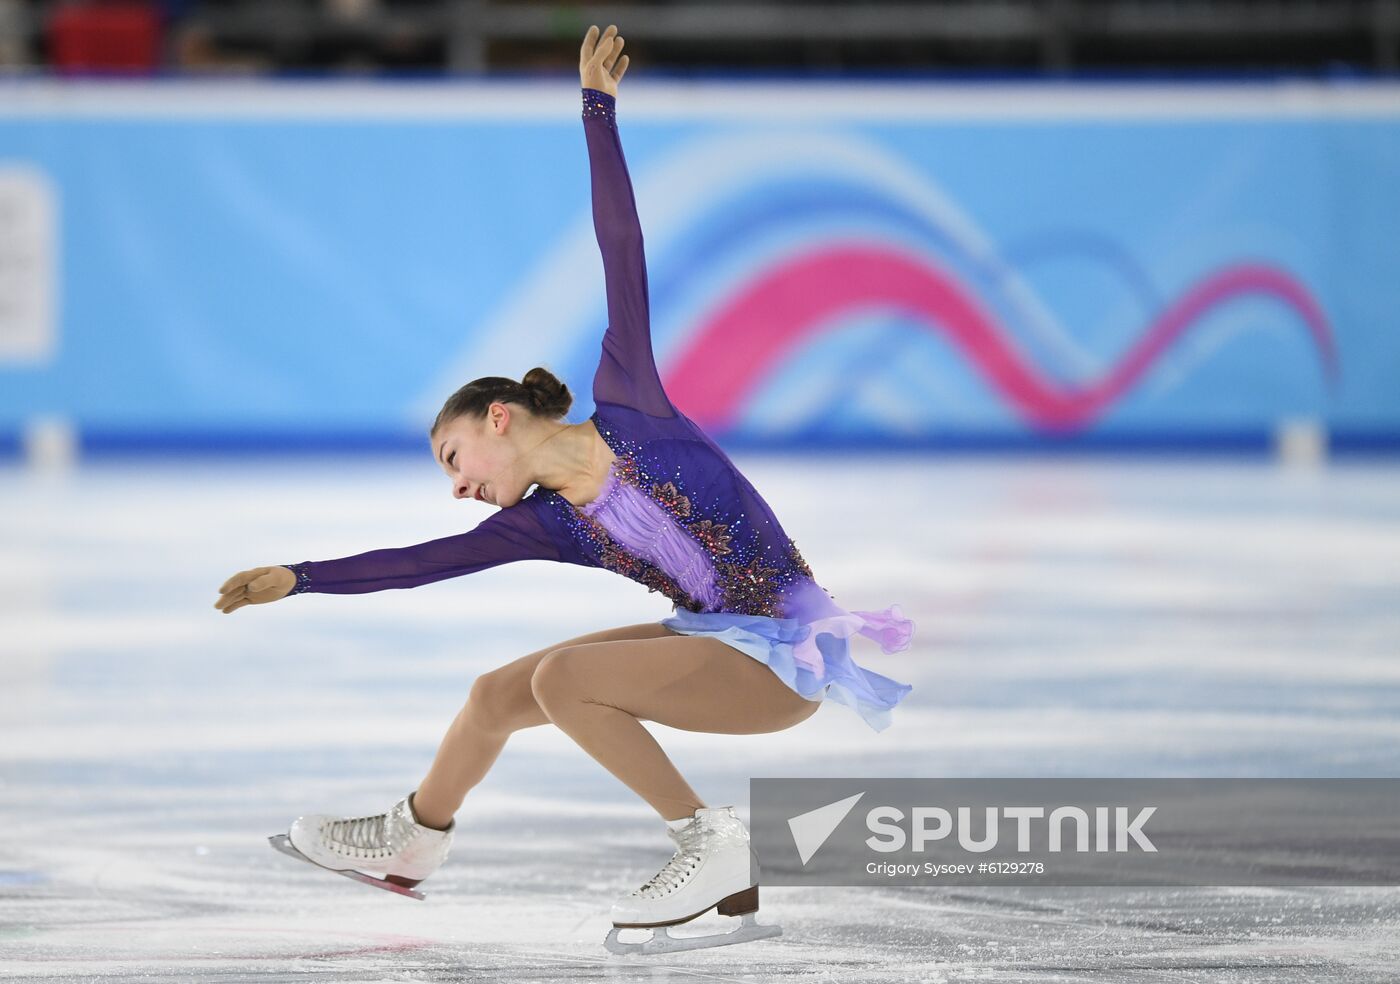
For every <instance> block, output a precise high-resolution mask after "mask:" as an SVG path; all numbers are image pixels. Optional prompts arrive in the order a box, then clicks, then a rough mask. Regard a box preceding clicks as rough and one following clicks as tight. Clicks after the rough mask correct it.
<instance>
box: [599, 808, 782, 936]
mask: <svg viewBox="0 0 1400 984" xmlns="http://www.w3.org/2000/svg"><path fill="white" fill-rule="evenodd" d="M666 833H667V834H668V836H670V838H671V839H672V840H674V841H675V842H676V844H677V850H676V853H675V854H674V855H672V857H671V860H669V861H667V862H666V864H665V865H664V866H663V867H662V869H661V870H660V871H658V872H657V873H656V874H655V875H654V876H652V878H651V879H650V880H649V881H648V882H647V883H646V884H645V885H643V886H642V887H641V888H639V889H637V890H636V891H635V892H632V893H630V894H628V895H624V896H622V897H621V898H619V899H618V900H617V901H616V902H614V903H613V907H612V921H613V928H612V929H611V930H610V931H609V932H608V936H607V939H605V940H604V941H603V945H604V946H605V947H607V948H608V950H609V951H611V952H612V953H621V954H625V953H642V954H646V953H671V952H673V951H676V950H696V949H700V948H701V947H711V946H725V945H727V944H730V943H745V942H748V941H749V940H761V939H764V938H766V937H769V936H778V935H780V934H781V933H782V931H783V930H782V927H780V926H764V925H760V924H759V923H757V922H756V921H755V920H754V913H755V912H757V911H758V857H757V856H756V855H755V854H754V853H753V848H751V847H750V846H749V832H748V830H747V828H745V827H744V824H743V821H741V820H740V819H739V817H738V815H737V814H736V813H735V812H734V808H733V807H729V806H719V807H704V808H701V809H698V810H696V811H695V816H694V818H693V819H692V820H691V821H690V823H688V824H687V825H685V826H684V827H681V828H680V829H679V830H671V829H670V828H669V827H668V828H667V830H666ZM711 909H714V910H715V911H717V912H718V913H719V914H720V915H722V916H739V917H740V924H739V925H738V926H736V927H734V928H733V929H731V930H729V931H728V932H724V933H711V934H710V935H708V936H672V935H671V934H670V933H669V932H668V931H667V930H666V927H667V926H674V925H676V924H677V923H683V922H689V921H690V920H692V919H694V918H696V917H697V916H703V915H704V914H705V913H706V912H709V911H710V910H711ZM634 928H635V929H650V930H651V931H652V933H651V937H650V938H649V939H646V940H643V941H639V942H636V943H629V942H625V941H623V940H621V939H619V938H618V937H619V934H620V932H621V931H622V930H624V929H634Z"/></svg>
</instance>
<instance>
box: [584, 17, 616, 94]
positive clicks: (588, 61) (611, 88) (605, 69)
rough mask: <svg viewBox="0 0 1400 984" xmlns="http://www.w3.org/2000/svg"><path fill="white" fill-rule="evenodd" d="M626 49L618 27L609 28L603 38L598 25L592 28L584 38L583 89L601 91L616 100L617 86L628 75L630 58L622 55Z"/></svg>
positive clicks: (614, 25)
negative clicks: (623, 47)
mask: <svg viewBox="0 0 1400 984" xmlns="http://www.w3.org/2000/svg"><path fill="white" fill-rule="evenodd" d="M622 45H623V41H622V37H621V35H619V34H618V33H617V25H616V24H609V25H608V29H607V30H606V31H604V32H603V36H602V37H601V38H600V37H599V36H598V25H597V24H594V25H592V26H591V27H589V28H588V33H587V34H585V35H584V36H583V47H581V48H579V51H578V76H579V81H581V82H582V83H583V88H585V89H600V90H602V91H603V92H606V93H607V94H608V95H610V96H613V97H614V98H616V96H617V83H618V82H619V81H621V79H622V76H623V75H624V74H626V72H627V56H626V55H623V54H622ZM619 55H621V57H620V58H619V57H618V56H619Z"/></svg>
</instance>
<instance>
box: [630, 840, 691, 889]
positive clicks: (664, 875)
mask: <svg viewBox="0 0 1400 984" xmlns="http://www.w3.org/2000/svg"><path fill="white" fill-rule="evenodd" d="M699 863H700V855H698V854H696V853H694V852H692V851H687V850H684V849H683V850H679V851H677V852H676V853H675V854H673V855H671V860H669V861H667V862H666V863H665V864H664V865H662V866H661V870H660V871H658V872H657V873H656V874H654V875H652V876H651V878H650V879H648V880H647V883H646V884H645V885H643V886H642V887H641V888H639V889H637V892H636V894H638V895H657V894H665V893H667V892H671V891H674V890H675V889H676V888H677V887H678V886H679V885H680V884H681V883H682V882H684V881H685V880H686V879H687V878H689V877H690V873H691V872H692V871H694V870H695V868H696V866H697V865H699Z"/></svg>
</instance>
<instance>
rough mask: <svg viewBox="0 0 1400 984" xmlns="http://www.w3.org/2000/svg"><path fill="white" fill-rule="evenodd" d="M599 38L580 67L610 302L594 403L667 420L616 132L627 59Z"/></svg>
mask: <svg viewBox="0 0 1400 984" xmlns="http://www.w3.org/2000/svg"><path fill="white" fill-rule="evenodd" d="M596 30H597V29H596V28H589V31H588V36H587V37H585V39H584V46H583V50H582V51H581V52H580V59H579V74H580V78H581V79H582V81H583V93H582V94H583V129H584V134H585V136H586V138H587V141H588V163H589V172H590V177H591V182H592V195H593V231H594V233H595V234H596V235H597V238H598V248H599V250H600V251H601V252H602V255H603V277H604V283H605V285H606V288H607V301H608V328H607V331H606V332H605V333H604V335H603V352H602V358H601V359H600V360H599V363H598V369H597V371H596V373H595V374H594V377H593V399H594V401H595V402H596V401H605V402H608V403H620V404H623V405H624V406H631V407H636V408H637V409H639V410H642V411H644V412H646V413H649V414H652V415H653V416H658V417H671V416H674V415H675V410H674V409H673V407H672V405H671V401H670V399H669V398H667V396H666V391H665V390H664V389H663V388H662V386H661V377H660V374H659V373H658V372H657V369H656V360H655V356H654V355H653V353H652V347H651V312H650V298H649V295H648V290H647V266H646V253H645V250H644V248H643V244H642V224H641V220H640V219H639V218H638V215H637V202H636V198H635V196H634V195H633V191H632V179H631V177H630V176H629V175H628V173H627V161H626V159H625V158H624V157H623V154H622V141H621V139H620V138H619V137H618V132H617V80H618V79H620V78H621V77H622V72H623V71H625V70H626V64H627V56H626V55H623V56H621V57H618V52H619V51H620V49H621V47H622V39H621V38H619V37H616V36H615V35H614V34H613V31H614V28H612V27H609V28H608V30H607V31H606V32H604V34H603V37H602V38H601V39H600V40H598V41H597V42H596V44H593V45H592V46H590V42H591V40H592V39H593V38H594V37H595V31H596Z"/></svg>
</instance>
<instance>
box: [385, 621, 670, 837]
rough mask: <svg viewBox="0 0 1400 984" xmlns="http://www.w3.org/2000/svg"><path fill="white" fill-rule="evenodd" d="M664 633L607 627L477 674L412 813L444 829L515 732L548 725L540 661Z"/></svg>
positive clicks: (646, 627) (655, 626) (645, 627)
mask: <svg viewBox="0 0 1400 984" xmlns="http://www.w3.org/2000/svg"><path fill="white" fill-rule="evenodd" d="M659 635H675V633H674V632H672V631H671V630H670V629H668V628H666V627H665V626H664V625H662V624H661V623H660V622H643V623H641V624H638V625H624V626H621V627H619V628H613V629H602V630H601V631H598V632H590V633H588V634H586V635H581V636H577V637H575V638H573V639H568V640H566V641H564V642H557V643H554V644H553V645H551V646H547V647H545V648H544V649H540V650H537V651H536V652H533V653H531V654H530V655H528V656H522V657H520V658H519V659H517V660H514V661H513V662H510V663H507V664H505V665H504V666H501V667H499V668H497V669H494V670H491V671H489V672H487V673H483V674H481V675H480V676H478V677H477V678H476V680H475V682H473V684H472V688H471V692H470V695H469V696H468V698H467V702H466V704H465V705H464V706H463V707H462V709H461V710H460V711H459V712H458V713H457V717H456V718H455V719H454V720H453V722H452V725H451V726H450V727H449V728H448V729H447V734H446V735H445V736H444V737H443V739H442V743H441V744H440V745H439V746H438V751H437V757H436V758H435V759H434V760H433V765H432V768H431V769H429V770H428V774H427V776H426V777H425V778H424V779H423V781H422V782H421V783H419V784H418V790H417V792H415V793H414V794H413V799H412V806H413V812H414V813H415V814H416V815H417V816H418V821H419V822H420V823H422V824H425V825H426V826H429V827H436V828H438V829H439V830H442V829H445V828H446V827H447V825H448V824H449V823H450V822H451V820H452V817H453V815H454V814H455V813H456V812H457V810H458V808H459V807H461V805H462V800H463V799H465V798H466V795H467V792H468V790H470V789H471V788H472V787H473V786H475V785H476V784H477V783H478V782H480V781H481V779H482V777H483V776H485V775H486V773H487V771H488V770H489V769H490V768H491V766H492V764H493V763H494V762H495V761H496V757H497V756H498V755H500V753H501V749H502V748H504V747H505V743H506V739H507V738H509V737H510V735H511V732H513V731H518V730H519V729H521V728H530V727H535V726H537V725H541V724H548V723H549V718H548V717H547V716H545V713H544V711H542V710H541V709H540V707H539V705H538V704H537V703H536V702H535V695H534V693H533V691H532V690H531V689H530V678H531V677H532V676H533V675H534V672H535V667H536V666H537V665H538V664H539V662H540V660H542V659H544V657H546V656H548V655H549V654H550V653H551V652H554V651H555V650H556V649H562V648H566V647H569V646H576V645H585V644H588V643H595V642H611V641H620V640H633V639H650V638H655V637H656V636H659Z"/></svg>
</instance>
